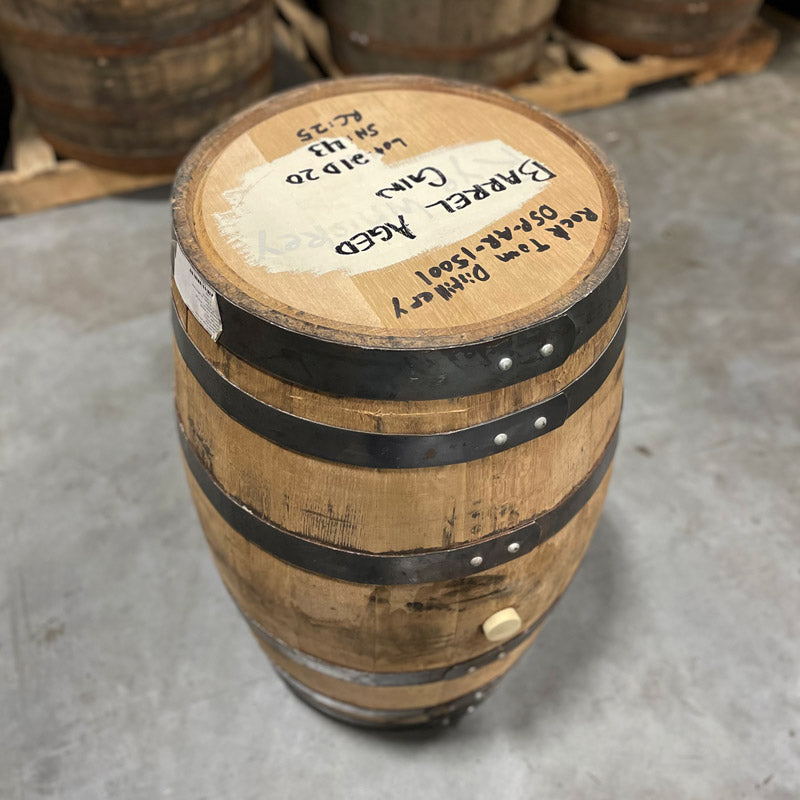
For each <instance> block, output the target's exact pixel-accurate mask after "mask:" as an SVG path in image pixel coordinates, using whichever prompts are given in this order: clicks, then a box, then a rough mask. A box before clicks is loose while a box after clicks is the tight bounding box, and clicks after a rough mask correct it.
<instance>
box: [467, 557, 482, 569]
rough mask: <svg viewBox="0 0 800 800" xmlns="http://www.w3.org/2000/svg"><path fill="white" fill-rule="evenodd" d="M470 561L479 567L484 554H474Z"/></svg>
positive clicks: (472, 564)
mask: <svg viewBox="0 0 800 800" xmlns="http://www.w3.org/2000/svg"><path fill="white" fill-rule="evenodd" d="M469 563H470V565H471V566H473V567H479V566H480V565H481V564H483V556H473V557H472V558H471V559H470V560H469Z"/></svg>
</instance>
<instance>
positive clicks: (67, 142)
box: [0, 0, 273, 172]
mask: <svg viewBox="0 0 800 800" xmlns="http://www.w3.org/2000/svg"><path fill="white" fill-rule="evenodd" d="M5 2H8V0H5ZM76 8H78V6H77V5H76V6H71V5H67V6H64V7H62V8H61V15H60V16H59V15H58V13H57V12H58V7H56V6H54V7H52V8H46V7H42V6H38V5H32V6H31V7H30V8H26V9H25V13H20V7H18V6H6V5H5V4H4V3H0V42H1V43H2V55H3V60H4V63H5V65H6V68H7V70H8V72H9V74H10V75H11V78H12V81H13V83H14V86H15V89H16V91H17V92H18V93H19V94H20V95H21V96H22V97H23V98H24V99H25V100H26V103H27V105H28V107H29V109H30V114H31V116H32V118H33V119H34V121H35V122H36V124H37V125H38V127H39V128H40V131H41V133H42V135H43V136H44V137H45V138H46V139H48V140H49V141H50V142H51V143H52V144H53V145H54V147H55V148H56V150H57V152H59V153H60V154H62V155H65V156H70V157H74V158H79V159H81V160H83V161H87V162H89V163H94V164H97V165H99V166H104V167H108V168H112V169H120V170H125V171H142V172H166V171H169V170H171V169H174V168H175V167H176V166H177V164H178V163H179V162H180V160H181V159H182V157H183V156H184V155H185V153H186V151H187V150H188V149H189V147H191V145H192V144H194V142H196V141H197V139H198V138H200V137H201V136H202V135H203V134H204V133H206V132H207V131H208V130H210V129H211V128H212V127H214V126H215V125H216V124H217V123H218V122H220V121H221V120H223V119H226V118H227V117H229V116H230V115H231V114H233V113H235V112H236V111H238V110H239V109H240V108H242V107H243V106H246V105H249V104H250V103H252V102H255V101H256V100H258V99H260V98H262V97H263V96H264V95H265V94H267V93H268V92H269V89H270V86H271V76H272V68H271V62H272V17H273V9H272V2H271V0H225V1H224V2H219V3H216V4H214V5H212V6H211V7H209V8H204V9H203V11H204V13H203V14H199V13H198V9H197V5H196V3H191V4H185V5H184V6H183V11H184V13H183V14H182V15H181V14H178V13H177V12H178V11H180V8H171V7H170V5H169V4H154V5H153V6H152V8H149V7H148V8H149V13H148V14H143V13H141V12H142V8H138V7H137V8H136V9H135V13H130V12H131V10H130V9H128V8H127V7H123V6H121V4H120V3H119V2H116V3H114V2H109V3H107V4H105V5H104V6H103V7H102V8H100V7H98V6H97V5H96V4H93V6H92V13H91V14H90V15H88V16H80V15H70V13H69V12H70V11H75V10H76ZM190 9H193V13H191V14H190V13H189V11H190ZM45 11H47V12H48V13H47V14H45V13H44V12H45ZM58 23H61V25H60V26H59V25H58ZM129 23H130V24H129ZM36 25H39V26H40V27H34V26H36ZM95 26H96V27H95ZM114 26H116V27H114ZM107 29H108V30H107Z"/></svg>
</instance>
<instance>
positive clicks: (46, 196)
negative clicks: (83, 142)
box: [0, 101, 172, 217]
mask: <svg viewBox="0 0 800 800" xmlns="http://www.w3.org/2000/svg"><path fill="white" fill-rule="evenodd" d="M9 152H10V159H9V163H10V166H11V169H7V170H2V171H0V217H2V216H9V215H13V214H29V213H31V212H33V211H41V210H43V209H45V208H54V207H55V206H63V205H67V204H69V203H79V202H81V201H83V200H93V199H95V198H97V197H105V196H107V195H111V194H122V193H124V192H132V191H135V190H137V189H145V188H148V187H150V186H164V185H167V184H170V183H172V175H130V174H128V173H124V172H114V171H112V170H108V169H101V168H100V167H93V166H91V165H90V164H84V163H83V162H81V161H73V160H71V159H70V160H68V161H59V160H58V159H57V158H56V154H55V152H54V150H53V148H52V147H51V146H50V145H49V144H48V143H47V142H46V141H45V140H44V139H42V137H41V136H40V135H39V133H38V132H37V131H36V128H35V127H34V125H33V123H32V122H31V121H30V117H29V116H28V115H27V113H26V111H25V107H24V105H23V104H22V103H21V102H19V101H17V103H16V105H15V108H14V114H13V116H12V119H11V143H10V145H9Z"/></svg>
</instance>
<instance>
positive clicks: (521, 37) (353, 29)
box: [322, 0, 558, 86]
mask: <svg viewBox="0 0 800 800" xmlns="http://www.w3.org/2000/svg"><path fill="white" fill-rule="evenodd" d="M557 5H558V2H557V0H501V2H495V3H491V4H488V3H485V2H483V1H482V0H477V1H476V0H469V2H463V0H458V1H456V0H435V2H431V1H430V0H411V2H408V3H405V4H403V7H402V13H401V14H400V15H398V7H397V6H396V4H393V3H391V2H388V1H387V0H381V1H380V2H372V0H346V2H342V0H328V2H323V4H322V10H323V14H324V16H325V18H326V21H327V22H328V26H329V29H330V34H331V44H332V47H333V55H334V58H335V59H336V61H337V63H338V64H339V66H340V67H341V68H342V69H343V70H344V71H345V72H347V73H372V72H418V73H422V74H427V75H438V76H441V77H446V78H459V79H461V80H471V81H481V82H484V83H490V84H494V85H497V86H511V85H513V84H514V83H518V82H520V81H521V80H524V79H525V78H528V77H530V75H531V74H532V72H533V70H534V69H535V67H536V64H537V62H538V60H539V58H540V57H541V55H542V53H543V49H544V42H545V39H546V38H547V33H548V31H549V28H550V24H551V22H552V18H553V15H554V14H555V11H556V8H557Z"/></svg>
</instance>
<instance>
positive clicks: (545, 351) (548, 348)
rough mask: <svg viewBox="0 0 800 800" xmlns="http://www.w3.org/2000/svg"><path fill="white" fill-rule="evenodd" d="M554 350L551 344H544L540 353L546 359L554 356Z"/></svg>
mask: <svg viewBox="0 0 800 800" xmlns="http://www.w3.org/2000/svg"><path fill="white" fill-rule="evenodd" d="M554 350H555V347H553V345H551V344H550V342H548V343H547V344H543V345H542V346H541V347H540V348H539V353H541V355H543V356H544V357H545V358H546V357H547V356H551V355H553V351H554Z"/></svg>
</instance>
